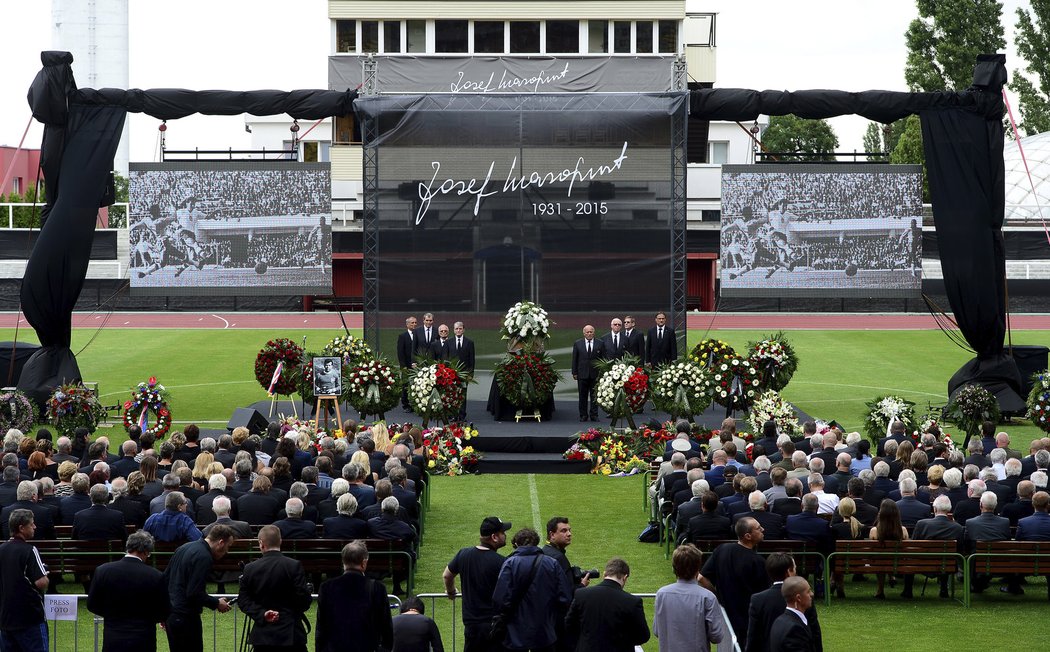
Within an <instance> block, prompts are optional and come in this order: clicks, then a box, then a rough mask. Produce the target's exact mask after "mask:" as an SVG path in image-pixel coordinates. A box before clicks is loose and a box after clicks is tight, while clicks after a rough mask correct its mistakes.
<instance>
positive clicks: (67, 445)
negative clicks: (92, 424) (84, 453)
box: [51, 435, 80, 464]
mask: <svg viewBox="0 0 1050 652" xmlns="http://www.w3.org/2000/svg"><path fill="white" fill-rule="evenodd" d="M55 450H57V451H58V452H57V453H55V454H54V455H52V456H51V459H53V460H54V461H55V464H61V463H62V462H73V463H75V464H79V463H80V458H79V457H76V456H74V455H73V454H72V453H73V442H72V441H71V440H70V439H69V437H66V436H64V435H63V436H62V437H59V438H58V441H56V442H55Z"/></svg>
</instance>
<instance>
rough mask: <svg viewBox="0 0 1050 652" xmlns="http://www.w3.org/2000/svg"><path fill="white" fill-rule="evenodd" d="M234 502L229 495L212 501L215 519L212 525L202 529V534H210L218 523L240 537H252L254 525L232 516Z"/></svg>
mask: <svg viewBox="0 0 1050 652" xmlns="http://www.w3.org/2000/svg"><path fill="white" fill-rule="evenodd" d="M232 504H233V503H232V501H231V500H230V499H229V498H228V497H226V496H217V497H216V498H215V500H213V501H212V502H211V510H212V511H213V512H215V520H214V521H212V523H211V525H209V526H208V527H206V528H204V529H203V530H201V534H202V535H204V536H208V532H211V530H212V528H214V527H215V526H216V525H222V526H224V527H227V528H229V529H230V530H231V531H232V532H233V534H234V536H235V537H236V538H238V539H251V538H252V526H250V525H248V523H247V521H235V520H233V519H232V518H230V510H231V509H232Z"/></svg>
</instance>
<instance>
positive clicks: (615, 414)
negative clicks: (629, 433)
mask: <svg viewBox="0 0 1050 652" xmlns="http://www.w3.org/2000/svg"><path fill="white" fill-rule="evenodd" d="M594 394H595V398H596V399H597V401H598V405H600V406H601V408H602V409H603V410H605V411H606V412H607V413H608V414H609V416H610V417H611V418H612V419H614V420H615V419H624V418H626V419H628V420H630V419H631V415H633V414H635V413H638V412H641V411H642V408H644V407H645V401H646V400H647V399H648V398H649V375H648V374H646V373H645V368H644V367H641V366H635V365H633V364H630V362H615V363H613V364H611V365H609V368H608V370H605V371H603V373H602V375H601V376H599V377H598V386H597V387H596V388H595V391H594ZM631 427H632V428H633V427H634V424H631Z"/></svg>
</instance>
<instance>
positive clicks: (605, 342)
mask: <svg viewBox="0 0 1050 652" xmlns="http://www.w3.org/2000/svg"><path fill="white" fill-rule="evenodd" d="M622 330H623V322H622V321H620V318H619V317H613V320H612V322H610V323H609V332H608V333H607V334H606V335H603V336H602V346H603V347H605V359H606V360H618V359H620V358H622V357H623V354H624V348H623V345H624V340H623V333H622V332H621V331H622Z"/></svg>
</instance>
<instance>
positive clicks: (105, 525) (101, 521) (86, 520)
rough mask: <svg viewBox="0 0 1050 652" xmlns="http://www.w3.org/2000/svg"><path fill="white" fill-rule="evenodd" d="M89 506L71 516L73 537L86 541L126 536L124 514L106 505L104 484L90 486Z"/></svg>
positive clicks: (106, 492) (106, 493) (106, 496)
mask: <svg viewBox="0 0 1050 652" xmlns="http://www.w3.org/2000/svg"><path fill="white" fill-rule="evenodd" d="M90 494H91V507H89V508H87V509H84V510H81V511H79V512H77V513H76V515H75V516H74V517H73V538H74V539H84V540H88V541H107V540H110V539H120V540H121V541H123V540H124V539H125V537H127V530H126V529H125V528H124V514H122V513H120V512H118V511H117V510H115V509H110V508H109V507H108V506H107V503H109V490H108V489H106V485H104V484H97V485H95V486H94V487H91V491H90Z"/></svg>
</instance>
